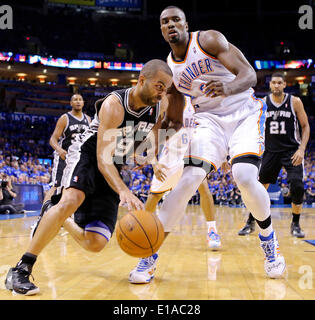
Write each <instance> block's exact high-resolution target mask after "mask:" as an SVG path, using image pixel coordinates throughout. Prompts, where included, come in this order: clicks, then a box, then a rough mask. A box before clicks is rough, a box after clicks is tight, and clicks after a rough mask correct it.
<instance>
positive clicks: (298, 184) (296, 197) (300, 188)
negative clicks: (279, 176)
mask: <svg viewBox="0 0 315 320" xmlns="http://www.w3.org/2000/svg"><path fill="white" fill-rule="evenodd" d="M290 193H291V198H292V202H293V203H294V204H297V205H299V204H302V203H303V198H304V183H303V181H301V180H298V179H294V180H291V182H290Z"/></svg>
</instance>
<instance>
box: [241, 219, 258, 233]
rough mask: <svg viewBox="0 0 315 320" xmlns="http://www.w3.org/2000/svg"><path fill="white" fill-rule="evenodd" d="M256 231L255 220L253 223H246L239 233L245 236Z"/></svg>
mask: <svg viewBox="0 0 315 320" xmlns="http://www.w3.org/2000/svg"><path fill="white" fill-rule="evenodd" d="M254 231H255V220H254V221H251V222H246V224H245V226H244V228H243V229H241V230H240V231H239V232H238V235H239V236H245V235H247V234H250V233H252V232H254Z"/></svg>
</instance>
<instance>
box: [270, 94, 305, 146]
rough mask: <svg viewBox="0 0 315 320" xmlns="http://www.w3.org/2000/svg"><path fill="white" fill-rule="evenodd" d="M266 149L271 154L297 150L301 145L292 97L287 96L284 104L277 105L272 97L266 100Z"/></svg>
mask: <svg viewBox="0 0 315 320" xmlns="http://www.w3.org/2000/svg"><path fill="white" fill-rule="evenodd" d="M266 104H267V114H266V130H265V148H266V150H267V151H270V152H283V151H286V150H292V149H297V148H298V147H299V145H300V143H301V132H300V126H299V122H298V119H297V117H296V114H295V112H294V108H293V104H292V96H291V95H290V94H286V95H285V97H284V99H283V102H282V103H281V104H279V105H275V104H274V103H273V102H272V100H271V95H268V96H267V98H266Z"/></svg>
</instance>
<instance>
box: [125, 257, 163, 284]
mask: <svg viewBox="0 0 315 320" xmlns="http://www.w3.org/2000/svg"><path fill="white" fill-rule="evenodd" d="M157 259H158V254H157V253H155V254H154V255H152V256H150V257H148V258H142V259H140V260H139V262H138V264H137V266H136V267H135V268H134V269H133V270H132V271H131V272H130V274H129V282H130V283H149V282H150V281H151V280H152V279H153V278H154V272H155V270H156V264H157Z"/></svg>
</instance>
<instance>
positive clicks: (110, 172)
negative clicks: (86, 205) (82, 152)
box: [97, 96, 144, 210]
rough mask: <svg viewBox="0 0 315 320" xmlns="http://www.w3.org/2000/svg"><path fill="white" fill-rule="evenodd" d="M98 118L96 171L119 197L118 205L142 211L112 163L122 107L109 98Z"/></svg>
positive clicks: (122, 111) (140, 205)
mask: <svg viewBox="0 0 315 320" xmlns="http://www.w3.org/2000/svg"><path fill="white" fill-rule="evenodd" d="M98 116H99V121H100V124H99V128H98V133H97V164H98V169H99V170H100V172H101V173H102V175H103V176H104V178H105V179H106V181H107V183H108V184H109V185H110V187H111V188H112V189H113V190H114V191H115V192H116V193H117V194H118V195H119V197H120V205H126V206H127V207H128V210H132V209H137V210H140V209H144V206H143V203H142V202H141V201H140V200H139V199H138V198H137V197H136V196H134V195H133V194H132V193H131V192H130V190H129V189H128V187H127V186H126V185H125V183H124V181H123V180H122V179H121V177H120V175H119V172H118V170H117V168H116V167H115V165H114V163H113V155H114V152H115V148H116V137H117V134H118V130H117V128H118V127H119V125H120V124H121V123H122V121H123V119H124V109H123V106H122V105H121V104H120V102H119V101H118V99H117V98H116V97H114V96H109V97H108V98H107V99H105V101H104V102H103V104H102V106H101V109H100V111H99V115H98Z"/></svg>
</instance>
